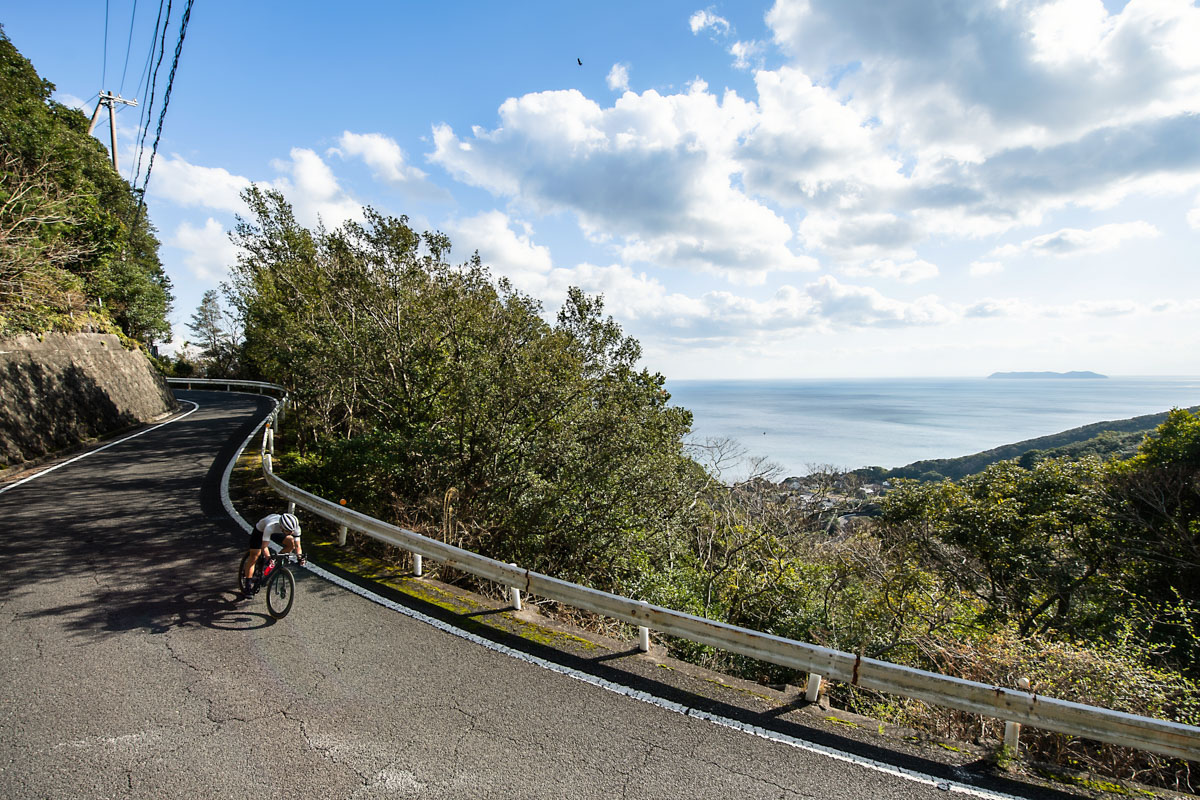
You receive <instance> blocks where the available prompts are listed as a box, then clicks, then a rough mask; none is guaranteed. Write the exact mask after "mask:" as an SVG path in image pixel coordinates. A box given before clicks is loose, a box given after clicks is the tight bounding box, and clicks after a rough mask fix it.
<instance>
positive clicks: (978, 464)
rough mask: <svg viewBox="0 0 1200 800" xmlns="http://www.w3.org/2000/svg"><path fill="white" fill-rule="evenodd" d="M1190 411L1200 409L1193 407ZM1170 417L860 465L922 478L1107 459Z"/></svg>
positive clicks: (1133, 447) (869, 472)
mask: <svg viewBox="0 0 1200 800" xmlns="http://www.w3.org/2000/svg"><path fill="white" fill-rule="evenodd" d="M1189 410H1190V411H1198V410H1200V407H1193V408H1191V409H1189ZM1166 420H1167V412H1166V411H1163V412H1162V413H1159V414H1145V415H1143V416H1140V417H1131V418H1129V419H1117V420H1108V421H1107V422H1094V423H1092V424H1090V425H1081V426H1080V427H1078V428H1071V429H1070V430H1066V431H1062V432H1060V433H1054V434H1051V435H1049V436H1039V437H1037V438H1035V439H1025V440H1024V441H1020V442H1014V443H1013V444H1006V445H1001V446H1000V447H994V448H992V449H991V450H984V451H982V452H979V453H973V454H971V455H967V456H959V457H958V458H932V459H926V460H923V461H914V462H913V463H911V464H907V465H905V466H903V467H897V468H896V469H892V470H884V469H880V468H878V467H872V468H870V469H866V470H855V472H856V473H859V474H860V476H861V477H862V478H863V479H864V480H866V479H869V480H875V481H878V480H884V479H894V478H915V479H917V480H926V481H928V480H934V481H938V480H943V479H945V478H951V479H953V480H958V479H960V478H965V477H967V476H968V475H974V474H976V473H978V472H982V471H983V470H984V469H986V468H987V467H990V466H991V465H992V464H996V463H999V462H1001V461H1010V460H1013V459H1016V460H1017V461H1018V463H1020V464H1021V466H1023V467H1031V466H1033V465H1034V464H1037V463H1038V462H1040V461H1045V460H1046V459H1050V458H1070V459H1073V460H1077V459H1080V458H1083V457H1085V456H1096V457H1097V458H1100V459H1102V460H1108V459H1111V458H1130V457H1131V456H1133V455H1136V454H1137V450H1138V447H1140V446H1141V444H1142V441H1143V440H1144V439H1145V438H1146V436H1147V435H1148V434H1150V433H1152V432H1153V431H1154V430H1155V429H1156V428H1157V427H1158V426H1159V425H1162V424H1163V423H1164V422H1166Z"/></svg>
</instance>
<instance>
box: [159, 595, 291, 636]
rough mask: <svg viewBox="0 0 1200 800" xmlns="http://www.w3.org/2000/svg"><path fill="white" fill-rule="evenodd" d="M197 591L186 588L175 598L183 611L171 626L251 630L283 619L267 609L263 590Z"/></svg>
mask: <svg viewBox="0 0 1200 800" xmlns="http://www.w3.org/2000/svg"><path fill="white" fill-rule="evenodd" d="M196 595H197V593H196V592H184V593H182V594H180V595H178V596H177V597H176V598H175V600H176V602H178V604H179V608H181V609H188V610H187V611H182V612H181V613H179V615H178V617H177V619H176V621H175V623H174V625H172V626H171V627H187V626H189V625H200V626H203V627H205V628H212V629H214V630H221V631H248V630H255V629H257V628H269V627H271V626H272V625H274V624H275V623H276V622H278V621H279V620H277V619H275V618H273V617H272V616H271V615H270V614H268V613H267V612H266V609H265V607H264V606H263V600H262V596H261V594H260V595H259V596H251V597H244V596H243V595H242V593H241V592H239V591H236V590H229V591H222V592H218V593H215V594H208V595H204V596H200V597H197V596H196Z"/></svg>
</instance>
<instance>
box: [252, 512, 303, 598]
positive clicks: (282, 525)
mask: <svg viewBox="0 0 1200 800" xmlns="http://www.w3.org/2000/svg"><path fill="white" fill-rule="evenodd" d="M271 539H274V540H275V541H277V542H279V544H280V545H282V549H281V550H280V551H279V552H281V553H291V552H293V551H294V552H295V553H296V555H297V556H298V557H299V558H300V563H301V564H304V563H307V561H308V559H306V558H305V557H304V549H303V548H302V547H301V546H300V520H298V519H296V515H295V514H267V515H266V516H265V517H263V518H262V519H260V520H259V521H258V524H257V525H255V526H254V530H252V531H250V536H249V538H248V539H247V540H246V547H247V548H248V550H249V552H248V554H247V555H248V556H249V558H247V559H246V571H245V573H243V574H242V590H243V591H245V592H246V593H247V594H249V593H250V584H251V577H252V576H253V575H254V565H255V564H257V563H258V559H259V558H270V557H271V551H270V549H269V548H268V547H267V542H269V541H270V540H271Z"/></svg>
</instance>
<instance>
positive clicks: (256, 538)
mask: <svg viewBox="0 0 1200 800" xmlns="http://www.w3.org/2000/svg"><path fill="white" fill-rule="evenodd" d="M286 538H287V534H286V533H282V532H281V533H273V534H271V541H273V542H275V544H277V545H279V546H280V547H282V546H283V540H284V539H286ZM296 538H297V539H299V538H300V537H299V536H297V537H296ZM262 546H263V535H262V531H260V530H258V529H257V528H256V529H254V530H252V531H250V535H249V536H247V537H246V549H247V550H257V549H258V548H260V547H262Z"/></svg>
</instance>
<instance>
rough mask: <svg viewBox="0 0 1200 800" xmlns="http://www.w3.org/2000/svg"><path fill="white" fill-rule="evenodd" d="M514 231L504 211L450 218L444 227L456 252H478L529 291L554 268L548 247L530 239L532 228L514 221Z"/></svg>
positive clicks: (499, 271) (493, 267)
mask: <svg viewBox="0 0 1200 800" xmlns="http://www.w3.org/2000/svg"><path fill="white" fill-rule="evenodd" d="M517 226H518V227H519V228H520V229H521V232H520V233H517V232H516V231H514V230H513V228H512V223H511V222H510V221H509V218H508V216H507V215H505V214H504V213H503V212H501V211H487V212H484V213H482V214H478V215H476V216H473V217H468V218H466V219H452V220H449V221H447V222H446V223H445V224H444V226H443V227H444V229H445V231H446V233H447V234H449V235H450V239H451V241H452V242H454V248H455V250H456V251H457V252H459V253H463V252H474V251H478V252H479V258H480V260H482V261H483V263H484V264H486V265H487V266H489V267H491V268H492V270H493V271H494V272H496V273H498V274H500V275H504V276H506V277H508V278H509V279H510V280H512V282H513V285H514V286H516V287H517V288H518V289H522V290H524V291H527V292H529V293H531V294H535V291H534V289H536V288H540V286H541V285H542V284H543V276H545V275H546V274H547V273H548V272H550V270H551V269H553V266H554V264H553V261H552V259H551V258H550V250H549V248H547V247H544V246H542V245H539V244H535V243H534V241H533V229H532V228H531V227H530V226H529V225H527V224H523V223H517Z"/></svg>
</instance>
